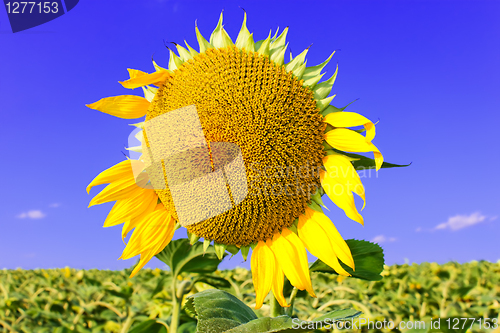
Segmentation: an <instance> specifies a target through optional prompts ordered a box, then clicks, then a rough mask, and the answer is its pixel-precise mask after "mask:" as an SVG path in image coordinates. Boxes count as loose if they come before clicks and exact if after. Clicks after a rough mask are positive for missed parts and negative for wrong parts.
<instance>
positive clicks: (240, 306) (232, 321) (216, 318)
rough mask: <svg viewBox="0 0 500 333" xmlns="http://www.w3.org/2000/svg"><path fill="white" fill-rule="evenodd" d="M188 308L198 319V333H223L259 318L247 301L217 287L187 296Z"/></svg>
mask: <svg viewBox="0 0 500 333" xmlns="http://www.w3.org/2000/svg"><path fill="white" fill-rule="evenodd" d="M186 308H187V310H188V312H191V313H194V314H195V315H196V317H197V319H198V326H197V332H198V333H212V332H213V333H221V332H225V331H227V330H229V329H231V328H233V327H236V326H239V325H241V324H245V323H248V322H250V321H252V320H255V319H257V316H256V315H255V313H254V312H253V311H252V309H250V308H249V307H248V306H247V305H245V303H243V302H242V301H240V300H239V299H238V298H236V297H234V296H233V295H231V294H230V293H227V292H225V291H222V290H217V289H211V290H205V291H202V292H200V293H197V294H194V295H191V296H189V297H187V303H186Z"/></svg>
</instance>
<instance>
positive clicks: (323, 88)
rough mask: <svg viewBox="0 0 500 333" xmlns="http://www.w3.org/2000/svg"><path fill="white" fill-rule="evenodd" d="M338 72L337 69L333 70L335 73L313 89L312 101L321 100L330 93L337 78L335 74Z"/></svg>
mask: <svg viewBox="0 0 500 333" xmlns="http://www.w3.org/2000/svg"><path fill="white" fill-rule="evenodd" d="M338 71H339V67H338V66H337V68H336V69H335V73H334V74H333V75H332V77H330V78H329V79H328V80H326V81H324V82H321V83H320V84H318V85H316V87H314V89H313V92H314V99H316V100H318V99H323V98H325V97H326V96H328V94H329V93H330V92H331V91H332V87H333V84H334V83H335V79H336V78H337V73H338Z"/></svg>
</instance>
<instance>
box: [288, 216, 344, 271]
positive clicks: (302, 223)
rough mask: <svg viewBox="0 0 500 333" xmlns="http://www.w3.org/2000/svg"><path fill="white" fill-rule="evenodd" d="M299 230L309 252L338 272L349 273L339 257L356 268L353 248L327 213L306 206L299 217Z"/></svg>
mask: <svg viewBox="0 0 500 333" xmlns="http://www.w3.org/2000/svg"><path fill="white" fill-rule="evenodd" d="M297 231H298V233H299V238H300V239H301V240H302V241H303V242H304V244H305V245H306V247H307V249H308V250H309V252H311V254H312V255H314V256H316V257H318V258H319V259H321V260H322V261H323V262H324V263H326V264H327V265H328V266H330V267H332V268H333V269H335V270H336V271H337V272H338V273H340V274H343V275H347V276H348V275H349V273H347V272H346V271H345V270H344V269H343V268H342V266H340V264H339V262H338V260H337V258H339V259H340V260H341V261H342V262H343V263H344V264H346V265H347V266H349V267H351V268H352V269H354V259H353V258H352V254H351V249H349V246H347V243H346V242H345V241H344V239H343V238H342V236H341V235H340V233H339V232H338V230H337V228H335V225H334V224H333V223H332V221H330V219H329V218H328V217H327V216H326V215H325V214H322V213H320V212H317V211H315V210H313V209H311V208H306V211H305V213H304V215H301V216H300V217H299V224H298V226H297Z"/></svg>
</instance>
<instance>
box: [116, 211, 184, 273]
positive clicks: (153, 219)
mask: <svg viewBox="0 0 500 333" xmlns="http://www.w3.org/2000/svg"><path fill="white" fill-rule="evenodd" d="M154 214H156V215H154ZM174 226H175V222H174V219H173V218H172V216H171V215H170V214H169V213H168V212H167V211H166V210H162V211H155V212H154V213H152V214H151V215H150V219H149V220H148V221H147V222H146V223H144V227H142V228H137V229H136V230H135V231H134V233H133V234H132V237H131V238H130V241H129V243H128V244H127V247H126V248H125V250H124V251H123V254H122V256H121V257H120V259H128V258H131V257H134V256H136V255H137V254H140V255H141V259H140V261H139V263H138V264H137V266H136V267H135V268H134V270H133V271H132V274H130V277H131V278H132V277H134V275H135V274H137V272H139V270H140V269H141V268H142V267H144V265H146V263H147V262H148V261H149V260H151V258H152V257H154V256H155V255H156V254H158V253H160V252H161V251H162V250H163V249H164V248H165V246H167V245H168V243H170V241H171V240H172V237H173V236H174V232H175V228H174ZM136 233H138V234H137V235H138V237H137V238H135V237H134V234H136ZM131 243H132V244H131ZM129 246H130V250H129V251H128V252H126V251H127V248H128V247H129Z"/></svg>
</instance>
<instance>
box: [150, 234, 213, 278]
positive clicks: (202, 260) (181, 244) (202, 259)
mask: <svg viewBox="0 0 500 333" xmlns="http://www.w3.org/2000/svg"><path fill="white" fill-rule="evenodd" d="M156 257H157V258H158V259H160V260H161V261H163V262H164V263H165V264H167V265H168V267H170V270H171V272H172V275H173V277H174V278H176V277H177V275H179V274H180V273H182V272H190V273H201V274H209V273H213V272H215V271H216V270H217V267H218V266H219V264H220V260H219V258H217V255H215V252H214V249H213V247H210V248H208V249H207V251H206V252H205V253H204V252H203V244H202V243H201V242H197V243H195V244H193V245H190V244H189V240H187V239H185V238H182V239H177V240H174V241H171V242H170V243H169V244H168V245H167V246H166V247H165V249H163V251H162V252H160V253H158V254H157V255H156Z"/></svg>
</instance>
